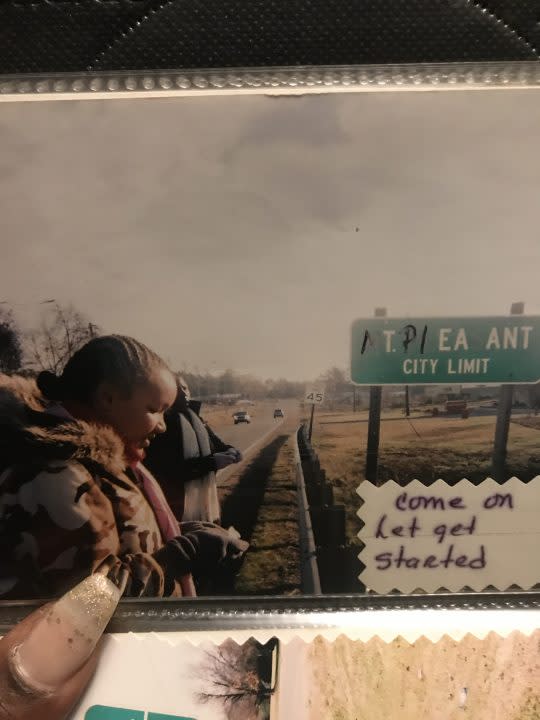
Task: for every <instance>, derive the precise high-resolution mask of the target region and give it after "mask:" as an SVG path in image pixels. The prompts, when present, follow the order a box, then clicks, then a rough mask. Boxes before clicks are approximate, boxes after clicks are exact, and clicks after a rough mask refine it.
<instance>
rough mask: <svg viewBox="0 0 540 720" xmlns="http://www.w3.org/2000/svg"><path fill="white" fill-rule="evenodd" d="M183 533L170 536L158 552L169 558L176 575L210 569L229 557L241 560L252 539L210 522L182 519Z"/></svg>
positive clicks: (167, 560)
mask: <svg viewBox="0 0 540 720" xmlns="http://www.w3.org/2000/svg"><path fill="white" fill-rule="evenodd" d="M180 529H181V531H182V535H179V536H178V537H177V538H175V539H174V540H169V542H168V543H167V544H166V545H165V547H164V548H162V550H160V551H158V553H157V554H156V555H158V556H159V558H157V557H156V559H158V561H160V560H161V559H162V557H163V559H165V560H166V562H167V564H168V565H169V567H170V568H171V569H172V570H173V571H174V572H175V574H176V576H177V577H180V576H182V575H185V574H187V573H191V572H199V573H201V572H209V571H212V569H213V568H214V567H215V566H216V565H219V564H220V563H222V562H223V561H226V560H238V559H239V558H241V557H242V555H243V554H244V553H245V552H246V550H247V549H248V547H249V543H248V542H246V541H245V540H241V539H240V538H238V537H236V536H235V535H234V534H232V533H229V531H228V530H225V529H224V528H222V527H220V526H219V525H215V524H214V523H210V522H198V521H193V522H185V523H180Z"/></svg>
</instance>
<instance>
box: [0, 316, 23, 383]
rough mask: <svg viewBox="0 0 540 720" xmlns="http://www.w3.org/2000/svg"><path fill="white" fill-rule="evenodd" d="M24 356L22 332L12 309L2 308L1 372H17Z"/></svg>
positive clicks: (0, 322) (0, 330) (0, 327)
mask: <svg viewBox="0 0 540 720" xmlns="http://www.w3.org/2000/svg"><path fill="white" fill-rule="evenodd" d="M22 358H23V351H22V343H21V332H20V330H19V328H18V327H17V324H16V322H15V320H14V318H13V313H12V312H11V310H4V309H2V310H0V372H3V373H9V372H17V371H18V370H20V368H21V364H22Z"/></svg>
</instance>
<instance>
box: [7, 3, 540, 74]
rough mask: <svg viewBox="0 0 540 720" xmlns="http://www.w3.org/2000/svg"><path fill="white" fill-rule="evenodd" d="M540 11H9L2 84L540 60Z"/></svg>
mask: <svg viewBox="0 0 540 720" xmlns="http://www.w3.org/2000/svg"><path fill="white" fill-rule="evenodd" d="M538 48H540V0H0V74H2V73H15V74H23V73H30V72H33V73H40V72H46V73H51V72H82V71H85V70H88V69H98V68H100V69H104V70H120V69H128V70H129V69H135V68H137V69H146V70H147V69H170V68H200V67H208V68H226V67H228V68H231V67H254V66H257V65H258V66H261V65H262V66H296V65H302V64H303V65H320V64H325V65H336V64H340V65H341V64H346V65H354V64H379V63H382V64H384V63H390V62H393V63H424V62H471V61H472V62H481V61H513V60H538V59H539V57H540V55H539V50H538Z"/></svg>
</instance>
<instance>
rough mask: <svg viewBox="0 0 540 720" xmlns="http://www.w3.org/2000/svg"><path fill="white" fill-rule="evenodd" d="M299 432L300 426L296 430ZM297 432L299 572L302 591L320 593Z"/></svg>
mask: <svg viewBox="0 0 540 720" xmlns="http://www.w3.org/2000/svg"><path fill="white" fill-rule="evenodd" d="M298 432H300V428H299V430H298ZM298 432H296V433H295V434H294V444H293V450H294V467H295V476H296V488H297V492H298V528H299V535H300V573H301V578H302V592H304V593H305V594H307V595H321V594H322V591H321V580H320V577H319V567H318V565H317V548H316V546H315V538H314V537H313V528H312V526H311V514H310V511H309V503H308V499H307V494H306V485H305V481H304V472H303V470H302V459H301V457H300V450H299V447H298Z"/></svg>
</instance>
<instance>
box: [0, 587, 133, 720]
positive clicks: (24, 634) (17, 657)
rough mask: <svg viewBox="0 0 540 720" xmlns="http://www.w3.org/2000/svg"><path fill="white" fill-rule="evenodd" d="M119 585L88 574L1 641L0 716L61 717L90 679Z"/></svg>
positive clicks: (23, 719) (19, 719)
mask: <svg viewBox="0 0 540 720" xmlns="http://www.w3.org/2000/svg"><path fill="white" fill-rule="evenodd" d="M119 599H120V590H119V589H118V588H117V587H116V586H115V585H113V583H112V582H111V581H110V580H109V579H107V578H106V577H105V576H103V575H98V574H96V575H92V576H91V577H89V578H86V579H85V580H83V582H81V583H79V585H77V586H76V587H75V588H73V589H72V590H70V591H69V592H68V593H66V595H64V596H63V597H62V598H60V599H59V600H57V601H56V602H55V603H53V604H49V605H47V606H45V607H44V608H40V609H39V610H38V611H36V612H35V613H33V614H32V615H31V616H30V617H28V618H27V619H26V620H24V621H23V622H21V623H20V624H19V625H17V626H16V627H15V628H14V629H13V630H12V631H11V632H10V633H8V635H6V637H5V638H3V639H2V640H1V641H0V698H2V701H1V703H2V704H0V720H8V719H9V720H27V718H28V720H30V719H33V718H38V717H39V718H40V720H63V718H64V717H66V715H67V714H68V712H69V710H70V709H71V707H72V706H73V704H74V702H75V701H76V700H77V698H78V697H79V695H80V694H81V692H82V690H83V688H84V687H85V685H86V683H87V682H88V680H89V679H90V677H91V675H92V672H93V669H94V668H95V663H96V662H97V654H96V651H95V648H96V645H97V643H98V642H99V640H100V638H101V635H102V634H103V631H104V630H105V627H106V625H107V624H108V622H109V620H110V619H111V617H112V614H113V613H114V610H115V609H116V606H117V604H118V601H119Z"/></svg>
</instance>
